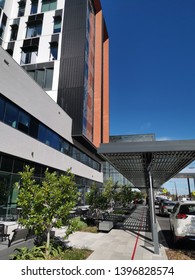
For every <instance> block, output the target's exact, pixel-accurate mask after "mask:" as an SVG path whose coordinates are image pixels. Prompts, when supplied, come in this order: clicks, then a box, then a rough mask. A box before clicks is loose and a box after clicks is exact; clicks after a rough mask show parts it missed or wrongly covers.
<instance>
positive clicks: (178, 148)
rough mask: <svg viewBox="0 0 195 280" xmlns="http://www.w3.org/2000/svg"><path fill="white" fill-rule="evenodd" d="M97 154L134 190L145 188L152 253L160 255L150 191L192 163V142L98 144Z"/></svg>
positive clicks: (194, 149)
mask: <svg viewBox="0 0 195 280" xmlns="http://www.w3.org/2000/svg"><path fill="white" fill-rule="evenodd" d="M98 153H99V154H100V155H101V156H103V157H104V158H105V160H106V161H108V162H110V164H111V165H113V166H114V168H115V169H116V170H118V171H119V172H120V173H121V174H122V175H123V176H125V177H126V178H127V179H128V180H129V181H130V182H132V183H133V185H134V186H135V187H137V188H145V189H146V191H147V193H148V196H149V201H150V205H149V209H150V217H151V228H152V238H153V242H154V253H155V254H159V242H158V230H157V223H156V216H155V206H154V193H153V190H154V188H156V189H157V188H160V186H161V185H162V184H164V183H165V182H166V181H168V180H169V179H170V178H172V177H174V176H176V174H178V173H179V172H180V171H181V170H182V169H184V168H185V167H186V166H187V165H189V164H190V163H191V162H192V161H194V160H195V140H177V141H148V142H145V141H144V142H113V143H112V142H111V143H108V144H101V146H100V148H99V149H98Z"/></svg>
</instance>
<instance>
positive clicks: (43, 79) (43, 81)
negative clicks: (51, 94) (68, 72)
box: [27, 68, 53, 90]
mask: <svg viewBox="0 0 195 280" xmlns="http://www.w3.org/2000/svg"><path fill="white" fill-rule="evenodd" d="M27 72H28V74H29V75H30V76H31V77H32V78H33V79H34V80H35V81H36V82H37V83H38V84H39V85H40V87H42V88H43V89H45V90H51V89H52V81H53V68H46V69H45V68H43V69H37V70H30V71H27Z"/></svg>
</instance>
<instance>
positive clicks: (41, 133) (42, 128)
mask: <svg viewBox="0 0 195 280" xmlns="http://www.w3.org/2000/svg"><path fill="white" fill-rule="evenodd" d="M46 133H47V128H46V127H45V126H44V125H42V124H40V125H39V134H38V140H39V141H41V142H42V143H46V140H47V138H46Z"/></svg>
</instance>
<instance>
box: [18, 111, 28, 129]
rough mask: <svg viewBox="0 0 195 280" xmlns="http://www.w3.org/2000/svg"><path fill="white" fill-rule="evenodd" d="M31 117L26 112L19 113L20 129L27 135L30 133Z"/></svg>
mask: <svg viewBox="0 0 195 280" xmlns="http://www.w3.org/2000/svg"><path fill="white" fill-rule="evenodd" d="M29 126H30V116H29V115H28V114H26V113H24V112H22V111H21V112H20V113H19V120H18V129H19V130H20V131H22V132H24V133H26V134H28V133H29Z"/></svg>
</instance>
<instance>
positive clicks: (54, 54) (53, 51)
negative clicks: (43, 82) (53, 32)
mask: <svg viewBox="0 0 195 280" xmlns="http://www.w3.org/2000/svg"><path fill="white" fill-rule="evenodd" d="M57 58H58V43H57V42H51V43H50V60H56V59H57Z"/></svg>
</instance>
